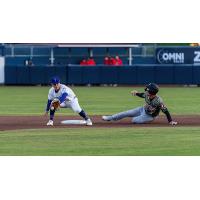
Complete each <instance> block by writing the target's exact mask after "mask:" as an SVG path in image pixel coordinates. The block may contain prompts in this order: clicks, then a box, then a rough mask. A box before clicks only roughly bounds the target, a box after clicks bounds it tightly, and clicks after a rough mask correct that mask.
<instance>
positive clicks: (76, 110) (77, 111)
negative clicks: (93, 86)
mask: <svg viewBox="0 0 200 200" xmlns="http://www.w3.org/2000/svg"><path fill="white" fill-rule="evenodd" d="M73 110H74V112H75V113H80V112H81V111H82V109H81V108H74V109H73Z"/></svg>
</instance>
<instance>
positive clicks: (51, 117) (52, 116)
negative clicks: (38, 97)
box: [50, 110, 55, 120]
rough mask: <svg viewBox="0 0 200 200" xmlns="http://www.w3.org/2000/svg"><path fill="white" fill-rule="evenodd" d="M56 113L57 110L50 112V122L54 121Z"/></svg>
mask: <svg viewBox="0 0 200 200" xmlns="http://www.w3.org/2000/svg"><path fill="white" fill-rule="evenodd" d="M54 113H55V110H50V120H53V118H54Z"/></svg>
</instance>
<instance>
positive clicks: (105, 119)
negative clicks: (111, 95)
mask: <svg viewBox="0 0 200 200" xmlns="http://www.w3.org/2000/svg"><path fill="white" fill-rule="evenodd" d="M102 119H103V120H104V121H112V117H111V116H105V115H104V116H102Z"/></svg>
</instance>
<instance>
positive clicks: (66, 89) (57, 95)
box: [48, 84, 76, 101]
mask: <svg viewBox="0 0 200 200" xmlns="http://www.w3.org/2000/svg"><path fill="white" fill-rule="evenodd" d="M64 93H67V97H66V99H65V101H71V100H72V99H74V98H75V97H76V95H75V94H74V92H73V91H72V89H70V88H69V87H67V86H66V85H63V84H60V90H59V91H58V92H56V91H55V89H54V88H53V87H52V88H50V90H49V94H48V100H53V99H55V98H60V97H61V96H62V95H63V94H64Z"/></svg>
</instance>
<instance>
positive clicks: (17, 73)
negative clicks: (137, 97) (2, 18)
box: [5, 64, 200, 85]
mask: <svg viewBox="0 0 200 200" xmlns="http://www.w3.org/2000/svg"><path fill="white" fill-rule="evenodd" d="M55 75H57V76H59V77H60V78H61V80H62V82H63V83H65V84H80V85H84V84H124V85H128V84H146V83H149V82H155V83H158V84H200V65H166V64H165V65H134V66H128V65H127V66H121V67H114V66H84V67H83V66H60V65H59V66H48V67H47V66H33V67H27V66H20V67H19V66H6V67H5V84H6V85H37V84H44V85H45V84H49V80H50V78H51V77H52V76H55Z"/></svg>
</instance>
